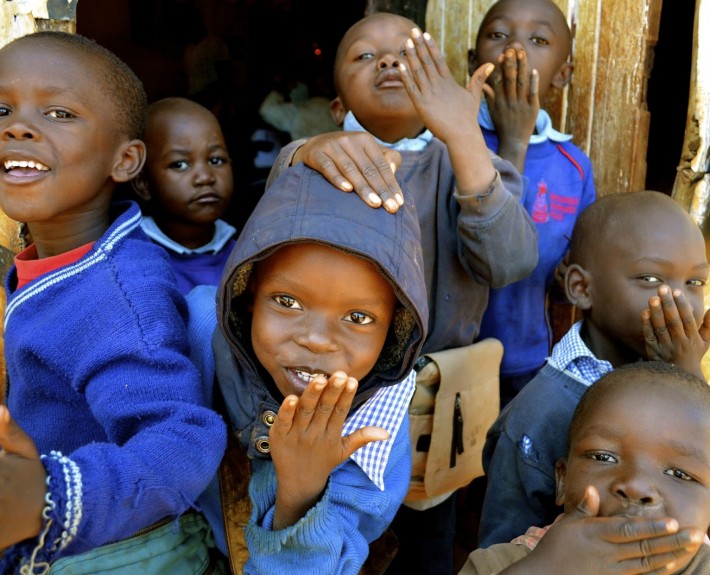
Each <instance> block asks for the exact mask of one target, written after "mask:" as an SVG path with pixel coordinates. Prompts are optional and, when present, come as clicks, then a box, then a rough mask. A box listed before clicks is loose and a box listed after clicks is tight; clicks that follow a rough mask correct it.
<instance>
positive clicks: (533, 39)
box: [530, 36, 550, 46]
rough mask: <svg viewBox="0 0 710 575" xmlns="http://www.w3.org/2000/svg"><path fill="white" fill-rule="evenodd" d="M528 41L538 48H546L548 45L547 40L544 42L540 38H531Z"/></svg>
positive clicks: (543, 39)
mask: <svg viewBox="0 0 710 575" xmlns="http://www.w3.org/2000/svg"><path fill="white" fill-rule="evenodd" d="M530 41H531V42H532V43H533V44H537V45H539V46H547V45H549V44H550V43H549V42H548V41H547V40H545V38H540V36H533V37H532V38H530Z"/></svg>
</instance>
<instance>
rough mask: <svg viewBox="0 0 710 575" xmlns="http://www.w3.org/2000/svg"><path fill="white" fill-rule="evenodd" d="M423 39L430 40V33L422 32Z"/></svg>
mask: <svg viewBox="0 0 710 575" xmlns="http://www.w3.org/2000/svg"><path fill="white" fill-rule="evenodd" d="M424 39H425V40H431V34H429V32H424Z"/></svg>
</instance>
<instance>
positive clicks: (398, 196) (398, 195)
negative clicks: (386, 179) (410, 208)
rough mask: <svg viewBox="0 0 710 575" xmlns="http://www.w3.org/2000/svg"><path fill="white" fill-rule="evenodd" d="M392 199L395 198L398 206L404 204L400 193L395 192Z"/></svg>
mask: <svg viewBox="0 0 710 575" xmlns="http://www.w3.org/2000/svg"><path fill="white" fill-rule="evenodd" d="M394 199H395V200H397V203H398V204H399V205H400V206H403V205H404V197H402V194H395V195H394Z"/></svg>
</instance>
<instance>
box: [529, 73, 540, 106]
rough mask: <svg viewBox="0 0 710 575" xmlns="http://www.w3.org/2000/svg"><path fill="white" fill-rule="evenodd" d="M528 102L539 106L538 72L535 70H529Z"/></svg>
mask: <svg viewBox="0 0 710 575" xmlns="http://www.w3.org/2000/svg"><path fill="white" fill-rule="evenodd" d="M529 89H530V97H529V101H530V104H531V105H533V106H535V107H536V108H538V109H539V108H540V74H539V73H538V71H537V70H533V71H532V72H530V88H529Z"/></svg>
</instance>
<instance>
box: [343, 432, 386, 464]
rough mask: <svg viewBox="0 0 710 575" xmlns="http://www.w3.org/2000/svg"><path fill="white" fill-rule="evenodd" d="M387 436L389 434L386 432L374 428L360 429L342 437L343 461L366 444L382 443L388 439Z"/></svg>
mask: <svg viewBox="0 0 710 575" xmlns="http://www.w3.org/2000/svg"><path fill="white" fill-rule="evenodd" d="M389 436H390V434H389V433H387V430H385V429H382V428H381V427H374V426H368V427H361V428H360V429H357V430H356V431H353V432H352V433H351V434H350V435H348V436H347V437H343V451H344V456H345V457H343V461H345V459H347V458H348V457H350V456H351V455H352V454H353V453H355V452H356V451H357V450H358V449H360V448H361V447H363V446H365V445H367V444H368V443H372V442H373V441H384V440H385V439H389Z"/></svg>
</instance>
